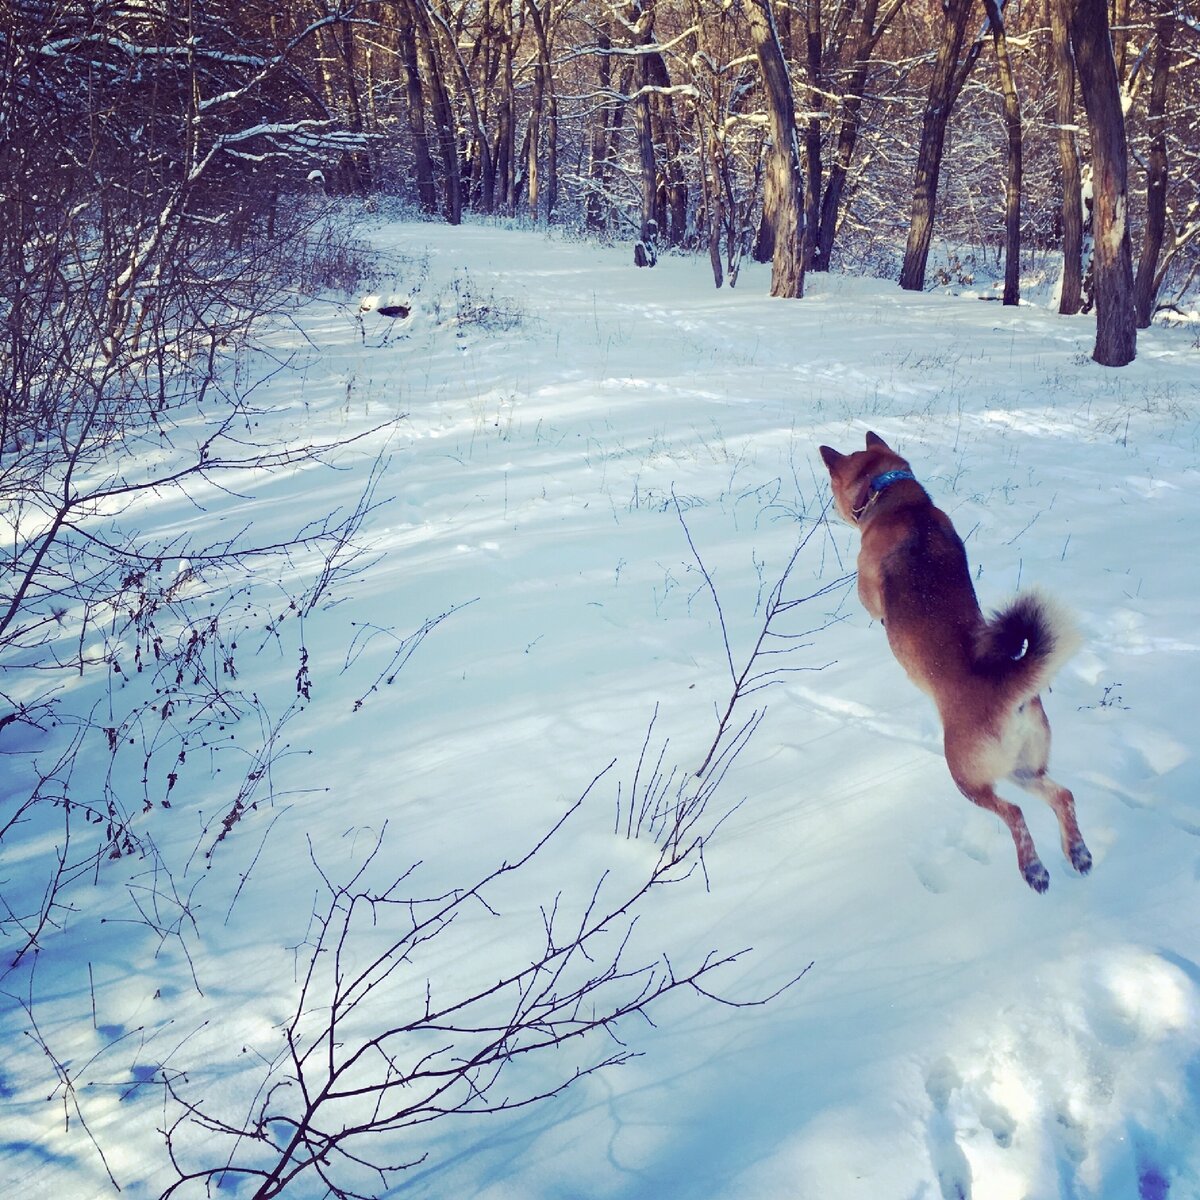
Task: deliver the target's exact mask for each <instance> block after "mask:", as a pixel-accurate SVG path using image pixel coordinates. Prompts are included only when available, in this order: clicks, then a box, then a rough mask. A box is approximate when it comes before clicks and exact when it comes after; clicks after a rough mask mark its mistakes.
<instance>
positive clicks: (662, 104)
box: [646, 54, 688, 246]
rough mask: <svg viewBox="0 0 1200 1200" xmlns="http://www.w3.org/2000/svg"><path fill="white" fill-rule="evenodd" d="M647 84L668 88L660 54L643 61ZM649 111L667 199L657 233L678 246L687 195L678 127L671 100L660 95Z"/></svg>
mask: <svg viewBox="0 0 1200 1200" xmlns="http://www.w3.org/2000/svg"><path fill="white" fill-rule="evenodd" d="M646 65H647V68H648V70H649V77H650V82H651V83H652V84H653V85H654V86H655V87H657V88H663V89H666V88H669V87H670V86H671V75H670V72H669V71H668V70H667V63H666V60H665V59H664V58H663V56H662V55H661V54H651V55H649V56H648V57H647V59H646ZM651 111H652V113H653V115H654V129H655V134H656V137H655V140H656V141H657V142H659V143H660V144H661V145H662V146H663V148H664V150H665V151H666V156H665V161H664V162H663V164H662V171H663V179H664V189H665V192H666V195H665V197H664V203H663V205H662V209H663V216H664V218H665V224H664V228H663V229H662V230H660V232H661V233H662V235H663V237H664V238H665V240H666V242H667V244H668V245H671V246H679V245H681V244H682V243H683V239H684V235H685V234H686V232H687V218H688V193H687V183H686V181H685V180H684V175H683V149H682V145H681V141H680V137H679V123H678V121H677V119H676V116H675V106H674V104H672V103H671V97H670V95H669V94H667V93H666V92H665V91H661V92H659V93H657V94H655V96H654V97H653V104H652V108H651Z"/></svg>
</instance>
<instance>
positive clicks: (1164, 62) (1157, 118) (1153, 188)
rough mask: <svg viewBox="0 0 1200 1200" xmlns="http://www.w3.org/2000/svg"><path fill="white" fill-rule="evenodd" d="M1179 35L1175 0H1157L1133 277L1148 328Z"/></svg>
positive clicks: (1140, 322)
mask: <svg viewBox="0 0 1200 1200" xmlns="http://www.w3.org/2000/svg"><path fill="white" fill-rule="evenodd" d="M1174 38H1175V11H1174V6H1173V4H1172V3H1171V0H1156V3H1155V17H1154V40H1155V49H1154V75H1153V78H1152V80H1151V84H1150V103H1149V105H1148V106H1147V113H1146V118H1147V122H1148V124H1149V126H1150V155H1149V159H1148V160H1147V163H1146V228H1145V232H1144V234H1143V237H1142V253H1141V257H1140V258H1139V259H1138V267H1137V275H1136V277H1135V278H1134V281H1133V294H1134V310H1135V312H1136V317H1137V327H1138V328H1139V329H1148V328H1149V326H1150V318H1151V317H1153V316H1154V301H1155V298H1156V296H1157V292H1158V259H1159V255H1160V254H1161V253H1162V244H1163V237H1164V235H1165V233H1166V227H1167V167H1168V164H1167V123H1166V108H1167V84H1168V82H1169V80H1170V76H1171V52H1172V50H1173V42H1174Z"/></svg>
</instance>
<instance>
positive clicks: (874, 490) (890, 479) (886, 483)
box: [854, 471, 917, 521]
mask: <svg viewBox="0 0 1200 1200" xmlns="http://www.w3.org/2000/svg"><path fill="white" fill-rule="evenodd" d="M916 478H917V477H916V476H915V475H914V474H913V473H912V472H911V471H884V472H883V474H882V475H876V476H875V478H874V479H872V480H871V482H870V483H869V484H867V498H866V500H865V501H864V502H863V506H862V508H856V509H855V510H854V519H855V520H856V521H861V520H862V519H863V517H864V516H865V515H866V512H867V509H869V508H870V507H871V505H872V504H874V503H875V501H876V500H878V499H879V493H880V492H882V491H883V490H884V489H885V488H889V487H891V486H892V484H893V483H900V482H901V480H904V479H911V480H913V481H915V480H916Z"/></svg>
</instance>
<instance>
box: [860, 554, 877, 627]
mask: <svg viewBox="0 0 1200 1200" xmlns="http://www.w3.org/2000/svg"><path fill="white" fill-rule="evenodd" d="M858 598H859V600H861V601H862V606H863V608H865V609H866V610H867V612H868V613H870V615H871V616H872V617H873V618H874V619H875V620H876V621H882V620H883V576H882V574H881V572H880V570H879V560H878V558H877V557H876V556H875V555H873V554H872V555H867V554H862V553H860V554H859V556H858Z"/></svg>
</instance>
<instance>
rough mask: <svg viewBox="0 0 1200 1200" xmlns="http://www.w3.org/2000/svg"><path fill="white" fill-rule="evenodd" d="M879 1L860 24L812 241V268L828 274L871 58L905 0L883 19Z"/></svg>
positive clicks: (896, 0) (873, 0) (893, 0)
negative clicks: (880, 13) (835, 145)
mask: <svg viewBox="0 0 1200 1200" xmlns="http://www.w3.org/2000/svg"><path fill="white" fill-rule="evenodd" d="M879 2H880V0H866V4H865V6H864V8H863V12H862V18H861V20H860V22H859V33H858V38H857V40H856V42H855V47H854V65H853V67H852V68H851V70H850V77H849V79H848V80H847V81H846V87H845V92H844V98H843V101H842V119H841V121H840V123H839V125H838V138H837V148H836V149H835V150H834V154H833V161H832V163H831V164H830V167H829V178H828V179H827V180H826V181H825V190H824V191H823V192H822V194H821V219H820V224H819V225H818V227H817V230H816V232H815V233H811V234H810V236H811V237H812V238H813V242H814V246H813V254H812V268H813V270H814V271H828V270H829V264H830V260H831V258H832V256H833V243H834V239H835V237H836V236H837V228H838V221H839V219H840V217H841V212H842V198H843V196H844V195H845V192H846V183H847V180H848V179H849V177H850V164H851V163H852V162H853V161H854V149H855V147H856V146H857V144H858V131H859V126H860V123H861V120H862V105H863V92H864V90H865V89H866V86H867V76H868V74H869V73H870V70H871V65H872V62H871V56H872V54H873V52H874V50H875V46H876V44H877V43H878V42H879V39H880V38H881V37H883V35H884V33H885V32H886V31H887V28H888V26H889V25H891V23H892V20H893V19H894V18H895V16H896V14H897V13H898V12H899V11H900V9H901V7H902V5H903V4H904V3H905V0H890V3H889V4H888V6H887V8H886V9H885V10H884V12H883V14H882V16H879V19H878V21H876V17H877V15H878V14H879Z"/></svg>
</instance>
